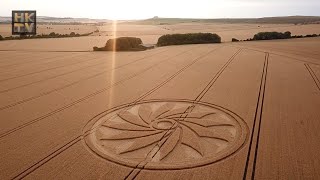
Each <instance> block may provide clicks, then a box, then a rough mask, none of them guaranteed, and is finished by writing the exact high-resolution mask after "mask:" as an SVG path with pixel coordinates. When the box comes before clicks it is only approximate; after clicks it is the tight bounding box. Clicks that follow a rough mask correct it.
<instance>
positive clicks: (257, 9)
mask: <svg viewBox="0 0 320 180" xmlns="http://www.w3.org/2000/svg"><path fill="white" fill-rule="evenodd" d="M0 1H1V2H0V16H11V11H12V10H37V15H38V16H54V17H87V18H100V19H103V18H105V19H145V18H150V17H153V16H159V17H181V18H182V17H184V18H242V17H267V16H288V15H310V16H320V0H115V1H110V0H54V1H53V0H52V1H48V0H0Z"/></svg>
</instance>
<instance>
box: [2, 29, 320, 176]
mask: <svg viewBox="0 0 320 180" xmlns="http://www.w3.org/2000/svg"><path fill="white" fill-rule="evenodd" d="M173 26H174V25H172V28H173ZM314 26H316V25H314ZM175 28H179V27H177V26H175ZM90 38H97V41H98V37H82V38H78V39H75V40H74V41H72V44H73V46H72V47H70V46H69V45H70V44H71V40H70V39H69V38H66V39H49V40H25V41H5V42H1V43H0V69H1V70H0V117H1V121H0V127H1V129H0V152H1V153H0V159H1V164H0V172H1V173H0V179H22V178H24V179H80V178H81V179H99V178H101V179H103V178H104V179H106V178H108V177H109V178H110V177H112V179H168V178H171V179H187V178H188V179H212V178H214V179H243V178H244V179H251V178H255V179H295V178H297V177H300V178H309V179H319V178H320V173H319V172H320V169H319V168H320V160H319V156H320V151H319V148H320V141H319V139H320V134H319V133H318V129H319V127H320V121H319V119H320V111H319V107H320V54H319V52H320V38H304V39H293V40H275V41H259V42H240V43H222V44H210V45H184V46H170V47H160V48H155V49H153V50H148V51H143V52H116V53H114V52H89V50H90V48H91V47H92V46H93V45H96V44H97V43H96V42H97V41H95V42H93V40H92V39H90ZM84 39H86V42H87V41H90V42H91V44H92V45H91V44H90V46H89V45H88V43H75V41H79V42H80V41H83V40H84ZM150 41H152V40H150ZM30 42H31V45H30ZM99 42H102V40H101V39H99ZM103 42H105V39H103ZM28 43H29V46H27V44H28ZM68 43H69V44H68ZM59 44H60V45H59ZM61 44H62V45H61ZM51 47H55V48H51ZM63 49H64V51H63ZM301 164H302V165H301Z"/></svg>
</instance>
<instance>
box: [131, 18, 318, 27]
mask: <svg viewBox="0 0 320 180" xmlns="http://www.w3.org/2000/svg"><path fill="white" fill-rule="evenodd" d="M195 22H198V23H228V24H229V23H231V24H232V23H257V24H311V23H320V16H286V17H264V18H230V19H229V18H225V19H183V18H159V17H154V18H151V19H146V20H138V21H134V22H130V23H134V24H158V25H161V24H162V25H165V24H177V23H195Z"/></svg>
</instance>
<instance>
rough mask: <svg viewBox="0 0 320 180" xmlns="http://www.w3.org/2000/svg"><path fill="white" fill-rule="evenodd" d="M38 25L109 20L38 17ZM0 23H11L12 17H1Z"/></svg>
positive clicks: (106, 20) (105, 21)
mask: <svg viewBox="0 0 320 180" xmlns="http://www.w3.org/2000/svg"><path fill="white" fill-rule="evenodd" d="M37 22H38V23H40V24H41V23H52V24H60V23H61V24H79V23H108V22H111V21H110V20H108V19H89V18H71V17H65V18H60V17H48V16H37ZM0 23H11V17H0Z"/></svg>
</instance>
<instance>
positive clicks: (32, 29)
mask: <svg viewBox="0 0 320 180" xmlns="http://www.w3.org/2000/svg"><path fill="white" fill-rule="evenodd" d="M36 34H37V12H36V11H12V35H36Z"/></svg>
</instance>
